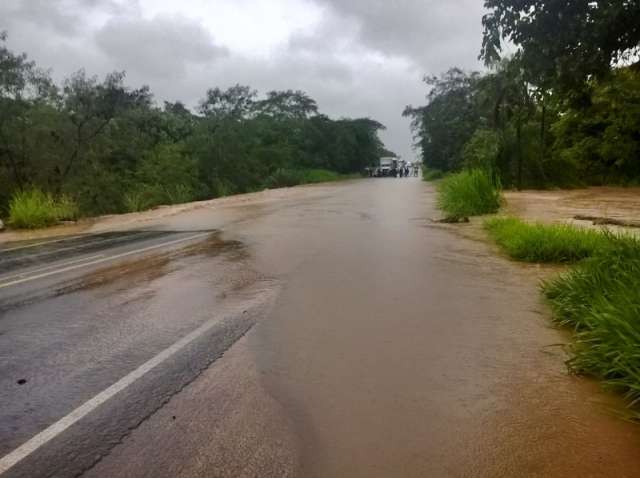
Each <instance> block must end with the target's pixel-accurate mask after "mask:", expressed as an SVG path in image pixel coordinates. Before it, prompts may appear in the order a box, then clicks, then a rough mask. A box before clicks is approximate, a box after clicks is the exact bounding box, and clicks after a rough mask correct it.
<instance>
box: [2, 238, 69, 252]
mask: <svg viewBox="0 0 640 478" xmlns="http://www.w3.org/2000/svg"><path fill="white" fill-rule="evenodd" d="M79 237H82V236H67V237H63V238H61V239H54V240H52V241H40V242H33V243H31V244H26V245H24V246H16V247H10V248H9V249H0V252H10V251H18V250H20V249H29V248H30V247H36V246H43V245H45V244H53V243H54V242H62V241H69V240H71V239H77V238H79Z"/></svg>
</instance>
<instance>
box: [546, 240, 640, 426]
mask: <svg viewBox="0 0 640 478" xmlns="http://www.w3.org/2000/svg"><path fill="white" fill-rule="evenodd" d="M638 285H640V242H638V240H635V239H629V238H619V237H609V243H608V246H607V247H606V248H603V249H599V250H598V251H597V252H596V254H595V255H594V256H593V257H590V258H589V259H586V260H584V261H582V262H580V263H579V264H578V265H577V266H575V267H574V268H573V269H571V270H570V271H568V272H566V273H564V274H562V275H561V276H560V277H558V278H556V279H554V280H551V281H548V282H546V283H545V284H544V285H543V292H544V295H545V297H546V298H547V300H548V301H549V303H550V304H551V308H552V310H553V315H554V320H555V321H556V322H557V323H558V324H560V325H562V326H567V327H571V328H572V329H573V330H574V331H575V334H574V341H573V344H572V346H571V353H572V357H571V359H570V360H569V362H568V363H569V366H570V367H571V369H572V370H573V371H575V372H576V373H581V374H586V375H590V376H593V377H595V378H598V379H600V380H603V381H604V383H605V385H607V386H609V387H611V388H613V389H614V390H616V391H620V392H622V393H623V394H624V395H625V397H626V398H627V400H628V401H629V404H630V407H631V408H632V409H633V410H634V411H635V413H636V417H637V418H640V353H639V351H640V288H639V287H638Z"/></svg>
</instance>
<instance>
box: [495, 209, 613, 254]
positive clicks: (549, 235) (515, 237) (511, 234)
mask: <svg viewBox="0 0 640 478" xmlns="http://www.w3.org/2000/svg"><path fill="white" fill-rule="evenodd" d="M484 227H485V229H486V230H487V231H488V232H489V235H490V236H491V237H492V238H493V239H494V240H495V241H496V242H497V243H498V245H499V246H500V247H502V248H503V249H504V250H505V251H506V252H507V254H509V256H511V257H512V258H513V259H517V260H519V261H526V262H555V263H572V262H577V261H580V260H582V259H585V258H587V257H591V256H593V255H594V254H595V253H596V252H597V251H599V250H601V249H604V248H606V247H608V245H609V244H610V242H611V238H610V235H605V234H603V233H601V232H599V231H594V230H591V229H584V228H579V227H575V226H570V225H567V224H552V225H549V224H539V223H535V224H529V223H526V222H523V221H521V220H520V219H517V218H514V217H495V218H490V219H487V220H486V221H485V222H484Z"/></svg>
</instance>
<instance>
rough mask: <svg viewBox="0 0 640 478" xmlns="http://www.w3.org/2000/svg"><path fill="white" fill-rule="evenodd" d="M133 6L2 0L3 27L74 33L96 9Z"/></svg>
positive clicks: (107, 0) (91, 0)
mask: <svg viewBox="0 0 640 478" xmlns="http://www.w3.org/2000/svg"><path fill="white" fill-rule="evenodd" d="M133 6H135V2H133ZM130 8H131V6H130V7H126V6H122V5H120V4H118V3H116V2H114V1H113V0H3V2H1V3H0V29H7V30H9V31H13V30H14V27H20V28H29V27H35V28H36V29H37V30H36V31H38V32H39V33H40V35H42V34H43V33H44V32H43V29H44V30H45V31H46V30H51V31H53V32H55V33H56V34H58V35H62V36H65V37H73V36H75V35H77V34H78V33H79V32H80V31H81V30H82V29H83V27H84V25H85V18H86V17H87V16H88V15H91V14H92V13H93V12H95V11H101V12H110V13H121V12H123V11H125V10H128V9H130ZM3 23H5V24H4V25H3Z"/></svg>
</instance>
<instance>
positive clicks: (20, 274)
mask: <svg viewBox="0 0 640 478" xmlns="http://www.w3.org/2000/svg"><path fill="white" fill-rule="evenodd" d="M100 257H105V255H104V254H96V255H94V256H88V257H81V258H79V259H74V260H72V261H67V262H62V263H60V264H52V265H50V266H46V267H39V268H38V269H30V270H28V271H25V272H20V273H19V274H13V275H10V276H7V277H0V282H4V281H8V280H10V279H15V278H17V277H24V276H26V275H29V274H33V273H34V272H42V271H46V270H49V269H55V268H56V267H62V266H68V265H70V264H76V263H78V262H82V261H90V260H91V259H98V258H100Z"/></svg>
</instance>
